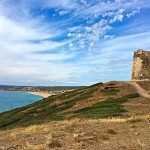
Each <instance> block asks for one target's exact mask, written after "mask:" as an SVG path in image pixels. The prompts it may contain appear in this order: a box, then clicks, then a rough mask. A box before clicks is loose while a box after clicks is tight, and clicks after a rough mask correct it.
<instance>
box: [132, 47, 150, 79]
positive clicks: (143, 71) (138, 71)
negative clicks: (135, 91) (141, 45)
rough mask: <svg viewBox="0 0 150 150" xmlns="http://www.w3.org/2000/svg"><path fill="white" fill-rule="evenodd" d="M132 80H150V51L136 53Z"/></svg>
mask: <svg viewBox="0 0 150 150" xmlns="http://www.w3.org/2000/svg"><path fill="white" fill-rule="evenodd" d="M132 80H150V51H144V50H142V49H139V50H137V51H135V52H134V58H133V68H132Z"/></svg>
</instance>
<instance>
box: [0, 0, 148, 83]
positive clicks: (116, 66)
mask: <svg viewBox="0 0 150 150" xmlns="http://www.w3.org/2000/svg"><path fill="white" fill-rule="evenodd" d="M137 8H138V9H137ZM149 8H150V2H148V1H146V0H143V1H141V0H131V1H127V0H114V1H105V0H104V1H103V0H102V1H98V0H94V1H88V0H80V1H76V0H55V1H52V0H43V1H40V0H20V1H16V0H1V1H0V72H1V74H0V82H1V84H6V83H7V84H32V85H38V84H40V85H52V84H53V85H60V84H63V85H65V84H66V85H67V84H73V85H81V84H82V85H85V84H92V83H94V82H99V81H107V80H117V79H120V80H121V79H122V80H127V79H130V69H131V63H132V54H133V51H134V50H136V49H138V48H144V49H149V48H150V47H149V43H150V38H149V34H150V30H149V25H148V23H149V22H147V23H146V24H145V20H142V17H141V18H140V21H141V22H142V23H141V24H142V28H141V27H140V30H139V29H138V28H139V27H138V26H139V25H138V24H137V21H136V20H134V19H135V17H137V20H138V19H139V18H138V15H139V14H141V13H142V11H143V9H144V10H145V11H146V9H149ZM18 12H19V13H18ZM143 15H144V17H146V16H148V15H149V14H143ZM43 16H44V17H43ZM130 17H133V19H132V21H133V23H132V25H131V21H130V19H129V18H130ZM144 17H143V18H144ZM148 17H149V16H148ZM128 19H129V20H128ZM125 31H126V32H125ZM127 43H128V44H127ZM89 54H90V55H89ZM116 72H117V74H116Z"/></svg>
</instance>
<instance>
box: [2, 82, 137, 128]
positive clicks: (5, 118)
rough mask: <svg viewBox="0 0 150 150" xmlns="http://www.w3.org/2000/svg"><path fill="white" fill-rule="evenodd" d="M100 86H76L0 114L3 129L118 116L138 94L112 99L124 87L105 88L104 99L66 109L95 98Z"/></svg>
mask: <svg viewBox="0 0 150 150" xmlns="http://www.w3.org/2000/svg"><path fill="white" fill-rule="evenodd" d="M101 86H102V84H96V85H93V86H90V87H88V88H83V89H77V90H74V91H70V92H66V93H63V94H61V95H58V96H51V97H49V98H45V99H43V100H41V101H39V102H36V103H34V104H30V105H28V106H25V107H22V108H18V109H14V110H12V111H8V112H5V113H1V114H0V128H5V127H14V126H17V125H19V126H26V125H31V124H37V123H43V122H45V121H50V120H64V119H72V118H76V117H82V118H91V119H93V118H94V119H95V118H104V117H110V116H119V115H121V114H122V113H123V112H125V110H124V108H123V107H122V105H121V104H122V103H124V102H126V101H128V100H129V99H131V98H135V97H138V96H139V95H138V94H136V93H133V94H130V95H126V96H122V97H117V98H111V96H112V97H113V96H115V95H117V93H119V92H120V90H121V89H106V90H104V91H103V97H104V98H105V101H102V102H99V103H96V104H94V105H91V106H89V107H86V108H83V109H79V110H76V111H68V112H67V111H65V110H67V109H69V108H72V107H73V106H74V105H75V104H76V103H77V102H81V101H83V100H84V101H85V100H87V99H89V98H93V96H94V94H95V93H96V92H97V91H98V90H99V88H100V87H101ZM64 111H65V112H64Z"/></svg>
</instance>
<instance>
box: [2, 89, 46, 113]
mask: <svg viewBox="0 0 150 150" xmlns="http://www.w3.org/2000/svg"><path fill="white" fill-rule="evenodd" d="M41 99H43V97H42V96H37V95H33V94H29V93H25V92H15V91H0V112H4V111H8V110H11V109H14V108H18V107H22V106H25V105H28V104H31V103H34V102H36V101H38V100H41Z"/></svg>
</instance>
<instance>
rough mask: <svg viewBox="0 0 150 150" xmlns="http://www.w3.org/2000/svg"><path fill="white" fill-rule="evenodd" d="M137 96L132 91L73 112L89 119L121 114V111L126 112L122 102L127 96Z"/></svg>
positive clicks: (126, 99) (125, 100)
mask: <svg viewBox="0 0 150 150" xmlns="http://www.w3.org/2000/svg"><path fill="white" fill-rule="evenodd" d="M137 96H138V95H135V93H133V94H130V95H127V96H124V97H120V98H115V99H113V98H110V99H107V100H105V101H103V102H99V103H96V104H94V105H92V106H90V107H86V108H83V109H80V110H77V111H75V112H74V113H75V114H76V116H80V117H85V118H90V119H98V118H105V117H115V116H121V115H122V113H123V112H126V110H125V109H124V108H123V106H122V104H123V103H125V102H127V101H128V100H129V98H127V97H130V98H135V97H137Z"/></svg>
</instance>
